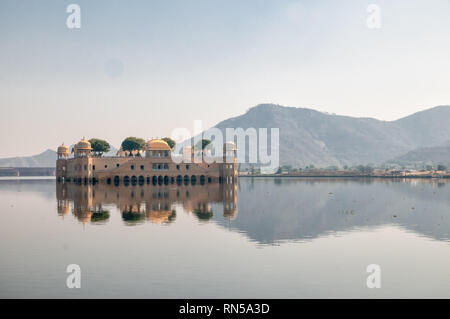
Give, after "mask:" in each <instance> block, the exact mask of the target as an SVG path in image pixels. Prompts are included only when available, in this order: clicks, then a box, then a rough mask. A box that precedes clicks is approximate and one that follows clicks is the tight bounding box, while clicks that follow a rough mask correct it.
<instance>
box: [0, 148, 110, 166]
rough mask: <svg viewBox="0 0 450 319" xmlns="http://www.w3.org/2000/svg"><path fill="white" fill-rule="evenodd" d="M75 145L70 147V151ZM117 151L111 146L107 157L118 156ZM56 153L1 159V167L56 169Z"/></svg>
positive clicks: (50, 151)
mask: <svg viewBox="0 0 450 319" xmlns="http://www.w3.org/2000/svg"><path fill="white" fill-rule="evenodd" d="M72 147H73V145H72V146H70V150H71V149H72ZM116 153H117V149H116V148H115V147H114V146H111V149H110V151H109V152H108V153H106V154H105V155H106V156H113V155H116ZM55 164H56V151H54V150H50V149H48V150H46V151H44V152H42V153H40V154H37V155H33V156H24V157H9V158H0V167H55Z"/></svg>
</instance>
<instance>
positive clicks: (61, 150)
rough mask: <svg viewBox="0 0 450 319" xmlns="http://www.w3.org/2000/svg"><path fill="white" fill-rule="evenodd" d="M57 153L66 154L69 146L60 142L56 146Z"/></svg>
mask: <svg viewBox="0 0 450 319" xmlns="http://www.w3.org/2000/svg"><path fill="white" fill-rule="evenodd" d="M58 153H60V154H68V153H69V147H67V146H66V145H64V143H62V145H61V146H59V147H58Z"/></svg>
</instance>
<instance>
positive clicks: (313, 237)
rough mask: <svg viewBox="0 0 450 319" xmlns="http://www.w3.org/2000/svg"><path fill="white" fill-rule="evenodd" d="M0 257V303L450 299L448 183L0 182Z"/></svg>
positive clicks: (263, 180) (257, 180) (264, 180)
mask: <svg viewBox="0 0 450 319" xmlns="http://www.w3.org/2000/svg"><path fill="white" fill-rule="evenodd" d="M0 254H1V259H0V297H1V298H13V297H18V298H25V297H30V298H36V297H38V298H43V297H58V298H92V297H106V298H108V297H124V298H216V297H221V298H241V297H242V298H313V297H318V298H330V297H343V298H347V297H356V298H382V297H383V298H392V297H402V298H404V297H425V298H428V297H430V298H431V297H436V298H450V181H449V180H447V181H445V180H413V179H410V180H401V179H393V180H390V179H300V178H299V179H294V178H281V179H277V178H247V177H246V178H240V179H239V181H238V183H237V184H234V185H233V184H232V185H223V184H221V185H218V184H215V185H188V186H186V185H160V186H159V185H157V186H155V185H144V186H129V187H124V186H121V187H115V186H104V185H95V186H84V185H73V184H68V185H66V184H64V185H61V184H57V183H56V182H55V181H54V180H36V179H34V180H23V179H18V180H0ZM69 264H77V265H79V266H80V268H81V288H80V289H68V288H67V286H66V278H67V276H68V275H69V274H68V273H66V267H67V265H69ZM369 264H377V265H379V266H380V269H381V277H380V278H381V288H378V289H377V288H373V289H369V288H368V287H367V285H366V279H367V277H368V276H369V273H367V272H366V268H367V266H368V265H369Z"/></svg>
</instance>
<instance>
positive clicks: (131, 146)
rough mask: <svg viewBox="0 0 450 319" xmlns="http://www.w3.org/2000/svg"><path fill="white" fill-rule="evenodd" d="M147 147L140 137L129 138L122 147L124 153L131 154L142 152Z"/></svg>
mask: <svg viewBox="0 0 450 319" xmlns="http://www.w3.org/2000/svg"><path fill="white" fill-rule="evenodd" d="M144 145H145V140H144V139H142V138H138V137H133V136H130V137H127V138H126V139H124V140H123V142H122V144H121V146H122V150H123V151H129V152H130V153H131V152H132V151H140V150H142V149H143V147H144Z"/></svg>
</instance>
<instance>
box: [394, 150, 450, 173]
mask: <svg viewBox="0 0 450 319" xmlns="http://www.w3.org/2000/svg"><path fill="white" fill-rule="evenodd" d="M386 164H396V165H399V166H402V167H415V168H423V166H424V165H432V166H434V167H436V166H437V165H438V164H444V165H445V166H447V167H450V145H449V146H435V147H421V148H418V149H415V150H413V151H410V152H408V153H406V154H404V155H401V156H398V157H396V158H394V159H392V160H389V161H387V162H386Z"/></svg>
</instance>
